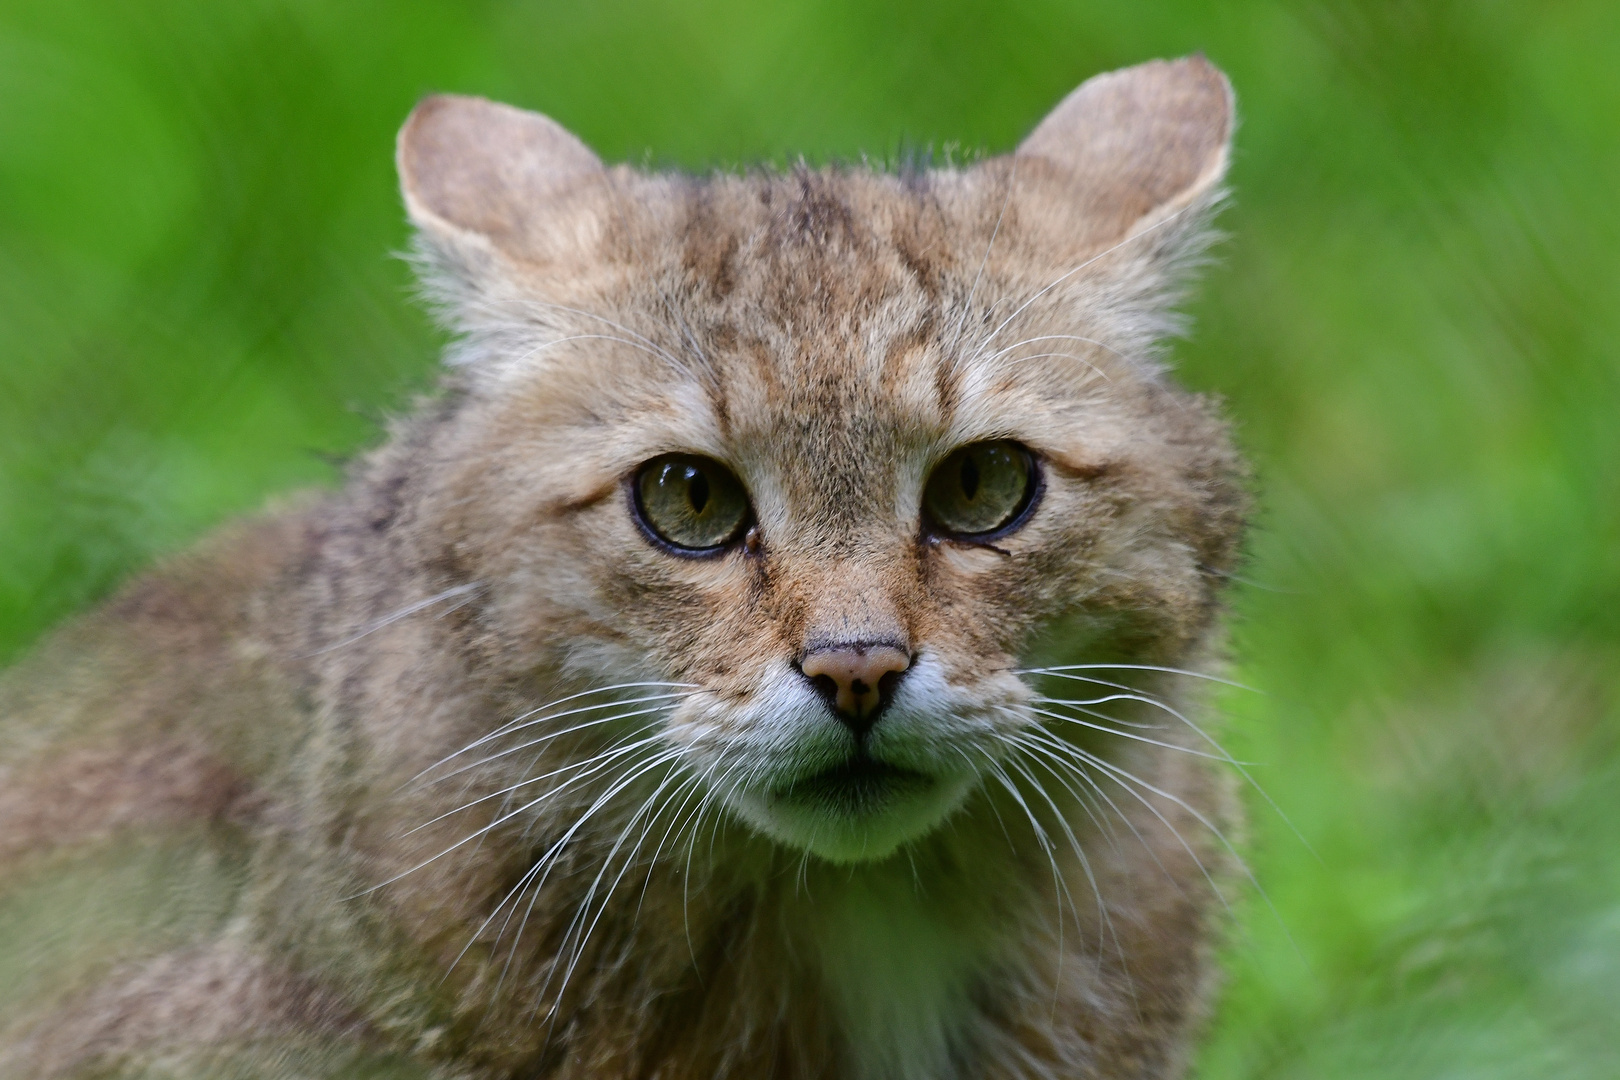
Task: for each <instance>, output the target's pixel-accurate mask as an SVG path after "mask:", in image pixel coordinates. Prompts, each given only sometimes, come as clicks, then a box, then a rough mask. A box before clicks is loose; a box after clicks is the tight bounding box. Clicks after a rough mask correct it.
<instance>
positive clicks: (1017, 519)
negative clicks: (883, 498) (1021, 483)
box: [922, 439, 1046, 545]
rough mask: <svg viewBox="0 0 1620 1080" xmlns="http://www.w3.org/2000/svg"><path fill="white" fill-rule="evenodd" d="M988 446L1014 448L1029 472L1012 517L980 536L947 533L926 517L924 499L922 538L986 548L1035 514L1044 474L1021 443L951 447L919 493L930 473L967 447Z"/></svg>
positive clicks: (1037, 458) (1043, 488)
mask: <svg viewBox="0 0 1620 1080" xmlns="http://www.w3.org/2000/svg"><path fill="white" fill-rule="evenodd" d="M988 443H1004V444H1006V445H1008V446H1012V447H1015V448H1016V449H1017V450H1018V452H1019V453H1020V454H1021V455H1023V458H1024V465H1025V466H1026V467H1027V468H1028V470H1029V486H1028V487H1026V488H1025V489H1024V498H1023V500H1022V501H1021V502H1020V503H1019V504H1018V509H1017V510H1014V511H1013V512H1012V515H1011V516H1010V517H1008V518H1007V520H1006V521H1004V522H1002V523H1001V524H1000V525H997V526H996V527H995V528H993V529H988V530H986V531H984V532H975V533H964V532H956V531H955V530H953V529H947V528H945V526H944V525H942V524H940V523H939V522H937V521H934V520H933V519H932V518H931V517H930V515H929V513H928V502H927V500H926V499H924V500H923V505H922V526H923V533H924V535H926V536H928V537H930V538H932V539H935V540H950V541H952V542H953V543H958V544H979V545H988V544H991V543H994V542H995V541H997V540H1000V539H1002V538H1003V537H1006V536H1011V535H1012V534H1013V533H1015V532H1017V531H1018V530H1019V529H1022V528H1023V527H1024V526H1025V525H1026V524H1028V522H1029V519H1030V518H1031V517H1033V516H1034V515H1035V510H1036V509H1037V508H1038V507H1039V506H1040V504H1041V496H1043V495H1045V494H1046V470H1045V469H1043V468H1041V456H1040V455H1039V454H1037V453H1036V452H1035V451H1033V450H1031V449H1030V448H1029V447H1027V446H1025V445H1024V444H1023V443H1021V442H1019V441H1018V440H1017V439H979V440H977V441H976V442H970V443H963V444H962V445H961V446H958V447H955V448H954V449H952V450H951V452H950V453H949V454H946V455H945V456H944V457H942V458H940V459H939V461H938V462H936V463H935V464H934V468H933V469H930V470H929V471H928V478H927V480H924V481H923V490H924V491H925V492H926V491H927V490H928V483H929V481H932V480H933V479H934V471H935V470H937V469H938V468H939V467H940V466H941V465H943V464H945V462H947V461H949V460H950V459H951V458H952V457H953V456H955V455H956V454H957V453H959V452H960V451H963V450H966V449H968V448H969V447H974V446H983V445H985V444H988Z"/></svg>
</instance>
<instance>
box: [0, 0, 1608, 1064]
mask: <svg viewBox="0 0 1620 1080" xmlns="http://www.w3.org/2000/svg"><path fill="white" fill-rule="evenodd" d="M1194 50H1203V51H1204V52H1206V53H1207V54H1208V55H1209V56H1210V57H1211V58H1213V59H1214V60H1215V61H1216V62H1217V63H1218V64H1220V65H1221V66H1222V67H1224V68H1225V69H1226V70H1227V71H1228V72H1229V73H1230V74H1231V76H1232V79H1233V82H1234V83H1235V84H1236V86H1237V91H1238V97H1239V102H1240V110H1241V116H1242V125H1241V127H1240V129H1239V132H1238V137H1237V155H1236V159H1235V164H1234V167H1233V171H1232V182H1233V185H1234V187H1235V190H1236V199H1235V203H1234V205H1233V207H1232V209H1231V210H1230V211H1229V212H1228V214H1227V215H1226V217H1225V218H1224V220H1223V224H1224V226H1225V227H1226V228H1227V229H1228V230H1229V231H1230V232H1231V233H1232V238H1231V240H1230V241H1228V242H1227V243H1226V244H1225V245H1224V246H1223V248H1222V249H1221V261H1220V265H1218V266H1217V267H1215V268H1214V269H1213V271H1212V273H1211V275H1210V278H1209V280H1208V283H1207V285H1206V286H1205V288H1204V289H1203V291H1202V292H1201V294H1200V295H1199V297H1198V299H1197V300H1196V302H1195V303H1194V305H1193V311H1194V314H1195V316H1196V319H1197V329H1196V331H1195V333H1194V336H1193V337H1192V338H1191V339H1190V340H1188V341H1186V342H1184V343H1182V344H1180V345H1179V346H1178V347H1177V350H1176V351H1177V363H1178V366H1179V368H1180V370H1181V372H1182V374H1183V377H1184V378H1185V380H1186V381H1187V382H1188V383H1190V384H1192V385H1194V386H1196V387H1199V388H1206V389H1211V390H1215V391H1218V392H1219V393H1222V394H1224V395H1225V396H1226V398H1227V399H1228V401H1229V403H1230V409H1231V413H1232V415H1233V417H1234V418H1235V420H1236V423H1237V425H1238V430H1239V433H1240V437H1241V440H1242V442H1243V444H1244V445H1245V447H1246V448H1247V449H1248V451H1249V452H1250V453H1251V454H1252V456H1253V457H1254V459H1255V461H1256V463H1257V466H1258V474H1259V482H1260V486H1261V489H1262V493H1263V494H1262V504H1263V510H1262V513H1261V515H1260V518H1259V521H1258V526H1257V528H1256V530H1255V532H1254V535H1253V539H1252V543H1251V550H1252V559H1251V562H1250V565H1249V566H1248V568H1247V570H1246V572H1245V580H1244V581H1243V582H1242V583H1241V584H1239V586H1238V587H1237V588H1236V590H1235V593H1234V601H1235V609H1236V611H1235V620H1234V625H1235V630H1236V634H1235V644H1236V652H1237V658H1238V669H1239V674H1240V676H1241V678H1242V679H1243V680H1244V681H1245V682H1246V683H1248V684H1250V685H1252V686H1254V687H1255V688H1256V689H1257V690H1258V691H1259V692H1257V693H1245V692H1239V691H1234V692H1233V693H1231V694H1229V695H1227V697H1226V699H1225V701H1224V706H1225V709H1226V711H1227V713H1228V714H1229V716H1230V719H1231V725H1232V727H1231V731H1232V743H1233V746H1234V749H1235V751H1236V752H1237V753H1238V754H1239V755H1240V756H1243V757H1246V758H1248V759H1250V760H1253V761H1255V762H1256V763H1257V765H1256V767H1255V768H1254V770H1253V771H1254V774H1255V776H1256V778H1257V779H1258V780H1259V782H1260V783H1261V784H1262V785H1263V786H1264V787H1265V789H1266V790H1267V792H1269V794H1270V795H1271V797H1272V798H1273V799H1274V800H1275V801H1276V803H1277V804H1278V806H1280V807H1281V808H1282V810H1283V811H1284V812H1286V814H1287V815H1288V818H1289V819H1290V820H1291V821H1292V825H1293V827H1294V828H1297V829H1298V832H1299V834H1301V836H1303V838H1304V840H1308V841H1309V846H1308V847H1307V845H1306V843H1305V842H1304V841H1302V839H1301V838H1300V836H1296V835H1295V833H1294V832H1293V831H1291V829H1290V827H1289V826H1288V825H1286V824H1284V822H1283V820H1282V819H1281V817H1280V816H1279V814H1278V813H1277V812H1275V811H1273V810H1272V809H1271V808H1270V807H1269V806H1267V805H1266V804H1265V803H1264V801H1262V800H1260V799H1258V798H1253V799H1251V802H1252V803H1253V825H1252V829H1251V836H1250V838H1249V841H1248V844H1249V849H1250V852H1251V857H1252V863H1253V866H1254V868H1255V873H1256V875H1257V877H1258V879H1259V881H1260V882H1261V883H1262V885H1263V886H1264V889H1265V894H1266V896H1267V897H1269V904H1268V902H1267V901H1266V900H1265V899H1262V898H1261V896H1260V894H1259V893H1258V892H1255V891H1254V890H1251V891H1250V892H1249V893H1248V894H1247V895H1245V896H1244V897H1242V898H1240V899H1238V900H1236V902H1235V907H1236V909H1237V913H1238V920H1237V928H1236V929H1235V931H1234V933H1233V935H1232V940H1231V944H1230V947H1229V949H1228V954H1229V959H1228V966H1229V969H1230V971H1231V978H1230V981H1229V984H1228V989H1227V991H1226V993H1225V995H1224V997H1223V999H1222V1004H1221V1006H1220V1010H1219V1013H1218V1016H1217V1017H1216V1021H1215V1023H1214V1026H1213V1031H1212V1034H1211V1037H1210V1039H1209V1042H1208V1045H1207V1047H1206V1050H1205V1052H1204V1054H1203V1055H1202V1059H1201V1062H1200V1065H1199V1069H1198V1075H1199V1076H1200V1077H1204V1078H1211V1080H1213V1078H1217V1077H1219V1078H1239V1077H1242V1078H1258V1077H1267V1078H1282V1077H1298V1078H1302V1080H1303V1078H1312V1080H1315V1078H1329V1077H1346V1078H1350V1077H1355V1078H1366V1077H1377V1078H1392V1080H1393V1078H1405V1077H1413V1078H1417V1077H1425V1078H1427V1077H1446V1078H1450V1077H1457V1078H1463V1077H1468V1078H1474V1077H1480V1078H1485V1077H1491V1078H1495V1077H1503V1078H1507V1077H1525V1078H1531V1077H1534V1078H1538V1080H1545V1078H1563V1077H1570V1078H1574V1077H1583V1078H1586V1077H1590V1078H1594V1080H1597V1078H1609V1080H1612V1078H1614V1077H1616V1076H1620V1034H1617V1027H1620V1023H1617V1021H1620V359H1617V346H1616V342H1617V340H1620V4H1615V3H1614V2H1613V0H1563V2H1557V3H1553V2H1544V3H1531V2H1522V3H1507V2H1498V0H1473V2H1462V0H1430V2H1424V0H1378V2H1368V3H1359V4H1352V3H1347V2H1342V0H1327V2H1319V3H1273V2H1266V0H1247V2H1227V3H1219V4H1216V3H1194V2H1190V0H1182V2H1178V3H1162V4H1147V3H1142V2H1140V0H1110V2H1094V3H1081V2H1058V0H1018V2H1013V3H1000V4H988V3H967V2H964V0H933V2H927V3H922V2H918V3H909V4H906V3H894V2H877V0H837V2H829V3H823V4H814V5H811V4H802V3H800V4H768V3H763V2H761V0H752V2H744V0H689V2H685V3H670V2H664V3H658V2H648V0H601V2H597V3H588V4H587V3H568V4H560V3H559V4H545V3H538V2H532V0H530V2H522V0H462V2H449V0H395V2H392V3H361V2H356V3H349V2H342V0H231V2H230V3H221V2H219V0H141V2H134V0H130V2H119V0H103V2H100V3H85V2H78V0H66V2H65V0H0V662H3V661H4V660H5V659H7V658H10V657H13V656H15V655H16V654H17V653H18V652H19V651H20V650H22V649H24V648H26V647H27V645H28V644H29V642H31V641H32V640H34V639H35V638H36V637H37V636H38V635H39V634H40V633H41V632H42V631H43V630H45V629H46V628H47V627H48V626H50V625H51V624H52V623H55V622H57V621H59V620H61V619H62V618H64V617H66V616H68V615H70V614H71V613H73V612H74V611H77V610H81V609H83V608H84V607H85V606H86V605H88V604H90V603H92V602H93V601H94V600H96V599H97V598H98V597H100V596H103V595H105V594H106V593H107V591H108V590H109V589H111V588H113V587H114V586H115V585H116V584H117V583H118V582H119V581H120V580H122V579H123V578H125V577H126V576H127V575H129V574H130V573H131V572H132V571H134V570H136V569H137V568H139V567H141V566H142V565H144V564H146V563H148V562H149V561H151V560H152V559H153V558H154V557H155V556H157V555H159V554H161V553H163V552H166V551H170V550H173V549H175V548H177V547H180V546H182V545H184V544H185V543H187V542H188V541H189V540H191V539H192V538H193V537H195V536H197V535H198V534H200V533H201V532H203V531H204V530H205V529H207V528H208V527H210V526H211V525H213V524H215V523H216V522H219V521H220V520H222V519H224V518H227V517H229V516H231V515H232V514H235V513H238V512H241V511H244V510H248V509H251V508H253V507H255V506H258V505H260V504H261V502H262V501H263V500H264V499H265V498H266V497H267V496H269V495H270V494H272V493H274V492H279V491H283V490H285V489H288V488H291V487H296V486H299V485H308V484H311V483H316V484H324V483H331V482H333V481H334V479H335V478H336V476H337V470H336V468H335V467H334V466H333V464H332V461H333V460H334V459H335V458H339V457H341V456H343V455H346V454H349V453H351V452H353V451H354V450H355V449H356V448H358V447H362V446H364V445H366V444H368V443H369V442H372V441H374V440H375V439H376V437H377V432H378V420H379V418H380V417H382V416H383V415H385V414H386V413H387V411H388V410H390V409H395V408H398V407H400V406H401V404H402V403H403V402H405V401H406V400H407V398H408V396H409V394H410V393H411V392H412V391H413V390H415V389H419V388H421V387H424V386H425V385H427V384H428V382H429V380H430V379H431V377H432V371H433V366H434V362H435V354H436V352H437V350H438V348H439V346H440V345H441V343H442V339H441V337H440V336H439V334H438V333H437V332H436V331H435V330H434V329H433V328H432V327H431V325H430V324H429V322H428V321H427V319H426V318H425V317H424V316H423V314H422V313H421V311H420V310H419V309H418V308H417V307H416V306H414V304H413V302H412V301H411V298H410V297H411V286H410V282H409V278H408V274H407V272H406V269H405V267H404V266H403V265H402V264H401V263H400V262H399V261H398V260H397V259H395V258H393V257H392V255H391V253H393V252H397V251H398V250H400V249H401V248H402V246H403V245H404V242H405V235H406V234H405V228H404V225H403V221H402V216H401V212H400V209H399V204H398V199H397V197H396V194H395V189H394V179H393V176H392V164H391V155H392V140H393V135H394V131H395V129H396V128H397V126H398V124H399V123H400V121H401V120H402V119H403V118H404V116H405V114H406V113H407V112H408V110H409V109H410V107H411V105H412V103H413V102H414V101H415V100H416V99H417V98H418V97H420V96H421V95H423V94H425V93H428V92H431V91H435V90H456V91H464V92H474V93H482V94H487V95H490V96H493V97H497V98H501V99H504V100H508V101H512V102H516V103H518V104H521V105H525V106H528V107H532V108H538V109H542V110H544V111H546V112H548V113H550V114H551V115H553V116H555V117H557V118H558V119H559V120H561V121H562V122H563V123H565V124H566V125H568V126H569V127H571V128H572V129H573V130H575V131H577V132H578V133H579V134H580V135H581V136H583V137H584V138H585V139H586V141H587V142H589V143H591V144H592V145H593V146H595V147H596V148H597V149H598V150H599V151H600V152H601V153H602V154H603V155H604V156H605V157H606V158H608V159H609V160H624V159H630V160H636V161H648V162H651V163H654V164H677V165H681V166H687V167H695V168H701V167H707V166H713V165H722V166H725V165H733V164H736V163H740V162H746V161H750V160H754V159H758V158H769V159H774V160H778V161H782V160H789V159H791V157H793V156H795V155H797V154H799V153H801V152H802V153H803V154H805V155H806V156H808V157H809V158H810V159H811V160H824V159H827V158H829V157H850V156H854V155H856V154H858V153H860V152H862V151H869V152H871V153H873V154H874V155H876V156H891V155H893V154H895V153H897V152H900V151H904V150H906V149H908V148H915V147H926V146H932V147H935V148H936V149H941V150H943V149H946V148H949V147H951V146H952V145H953V144H955V145H959V146H961V147H963V148H965V149H975V148H986V149H989V150H992V151H1001V150H1006V149H1008V148H1010V147H1011V146H1013V145H1014V144H1015V142H1016V141H1017V140H1018V138H1019V137H1020V136H1021V135H1022V134H1023V133H1024V132H1025V131H1026V130H1027V129H1028V128H1029V127H1030V126H1031V125H1032V124H1033V123H1034V121H1035V120H1036V119H1038V118H1039V117H1040V116H1041V115H1042V114H1043V113H1044V111H1045V110H1046V109H1047V108H1048V107H1049V106H1050V105H1051V104H1052V103H1053V102H1055V101H1056V100H1057V99H1058V98H1059V97H1060V96H1061V95H1062V94H1063V93H1064V92H1066V91H1067V90H1068V89H1069V88H1071V87H1072V86H1073V85H1075V84H1076V83H1077V82H1079V81H1080V80H1081V79H1082V78H1084V77H1085V76H1088V75H1090V74H1092V73H1094V72H1097V71H1100V70H1105V69H1109V68H1113V67H1118V66H1122V65H1126V64H1131V63H1135V62H1137V61H1140V60H1144V59H1147V58H1150V57H1155V56H1173V55H1180V54H1184V53H1188V52H1191V51H1194Z"/></svg>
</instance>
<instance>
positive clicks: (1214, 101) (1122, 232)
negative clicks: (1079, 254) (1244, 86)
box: [1014, 56, 1233, 241]
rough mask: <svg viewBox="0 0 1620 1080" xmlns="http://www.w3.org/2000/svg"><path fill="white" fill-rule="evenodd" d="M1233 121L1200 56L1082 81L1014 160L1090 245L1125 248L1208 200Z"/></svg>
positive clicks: (1213, 71) (1226, 88) (1220, 84)
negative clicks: (1114, 243)
mask: <svg viewBox="0 0 1620 1080" xmlns="http://www.w3.org/2000/svg"><path fill="white" fill-rule="evenodd" d="M1232 116H1233V109H1232V86H1231V84H1230V83H1229V82H1227V80H1226V76H1225V75H1223V74H1221V72H1220V70H1219V69H1218V68H1216V67H1215V65H1213V64H1211V63H1210V62H1209V61H1208V60H1206V59H1204V58H1203V56H1188V57H1183V58H1182V59H1180V60H1153V61H1150V62H1148V63H1145V64H1138V65H1136V66H1135V67H1129V68H1123V69H1121V70H1119V71H1110V72H1108V73H1106V74H1103V75H1098V76H1096V77H1094V78H1091V79H1088V80H1086V82H1084V83H1082V84H1081V85H1080V87H1079V88H1078V89H1077V90H1075V91H1074V92H1073V93H1071V94H1070V95H1069V96H1068V97H1066V98H1064V99H1063V101H1062V102H1060V103H1059V104H1058V106H1057V108H1055V109H1053V110H1052V111H1051V113H1049V114H1048V115H1047V117H1046V119H1044V120H1042V121H1041V122H1040V124H1039V125H1038V126H1037V127H1036V128H1035V130H1034V131H1033V132H1031V133H1030V135H1029V137H1028V138H1027V139H1025V140H1024V141H1023V143H1022V144H1020V145H1019V147H1018V150H1017V151H1016V153H1015V155H1014V157H1015V159H1017V160H1018V161H1020V162H1024V163H1026V164H1025V167H1024V168H1023V169H1021V170H1020V172H1021V173H1022V174H1028V173H1030V172H1034V173H1038V174H1044V176H1045V178H1046V181H1047V182H1046V184H1044V185H1042V186H1044V187H1046V188H1047V189H1048V190H1051V189H1052V188H1054V187H1055V188H1057V189H1060V190H1061V201H1062V202H1064V203H1066V204H1067V205H1068V206H1069V207H1070V208H1071V209H1072V211H1074V212H1076V213H1078V214H1080V215H1081V216H1082V217H1083V218H1084V228H1083V230H1082V231H1083V232H1084V233H1086V234H1088V237H1087V238H1088V239H1090V240H1093V241H1110V240H1117V239H1123V238H1125V237H1129V236H1132V235H1135V234H1136V233H1139V232H1141V231H1142V230H1144V229H1146V228H1148V227H1150V226H1153V225H1154V224H1156V223H1159V222H1163V221H1164V220H1165V219H1166V218H1167V217H1170V216H1173V215H1176V214H1178V213H1180V212H1182V211H1185V210H1186V209H1187V208H1189V207H1192V206H1195V205H1197V204H1199V203H1200V202H1205V201H1208V200H1210V199H1211V198H1212V197H1213V196H1214V195H1215V194H1216V192H1217V191H1218V186H1219V184H1220V181H1221V178H1222V176H1224V175H1225V173H1226V166H1227V160H1228V157H1229V148H1230V144H1231V139H1232ZM1030 166H1033V168H1030Z"/></svg>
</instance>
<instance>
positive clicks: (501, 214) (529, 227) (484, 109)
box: [395, 94, 603, 257]
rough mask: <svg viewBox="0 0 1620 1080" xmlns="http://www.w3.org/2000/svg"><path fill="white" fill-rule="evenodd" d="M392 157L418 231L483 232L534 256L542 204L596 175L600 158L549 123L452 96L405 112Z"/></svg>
mask: <svg viewBox="0 0 1620 1080" xmlns="http://www.w3.org/2000/svg"><path fill="white" fill-rule="evenodd" d="M395 159H396V162H397V164H398V167H399V179H400V187H401V189H402V190H403V192H404V196H405V206H406V208H407V210H408V211H409V212H410V216H411V220H412V221H413V222H415V223H416V225H417V226H418V227H419V228H421V229H423V230H424V231H426V232H428V233H429V234H432V235H434V236H436V237H437V238H439V239H441V240H450V241H454V240H457V239H460V238H461V237H462V236H464V235H465V234H468V233H471V234H475V235H478V236H482V237H484V238H486V239H487V240H489V241H490V242H491V243H492V244H493V245H494V246H495V247H496V248H498V249H500V250H503V251H505V252H507V253H508V254H511V255H517V256H520V257H523V256H533V255H535V254H537V251H536V248H537V245H536V243H535V241H536V240H539V239H540V238H541V237H540V235H538V234H542V233H544V232H545V231H547V226H546V224H545V222H544V221H543V219H544V218H545V216H546V211H547V209H548V206H549V204H552V203H555V202H557V201H558V200H560V199H562V198H564V197H566V196H567V195H568V194H570V193H572V192H573V191H574V190H577V189H578V188H579V187H581V186H582V184H583V183H586V182H589V181H590V180H592V179H594V178H596V177H599V176H601V175H602V173H603V168H602V162H601V160H600V159H599V158H597V156H596V155H595V154H593V153H591V151H590V149H589V148H588V147H586V145H585V144H584V143H582V142H580V141H579V140H578V139H577V138H575V137H574V136H573V135H571V134H570V133H569V132H568V131H567V130H566V129H565V128H563V127H562V125H560V124H558V123H557V122H556V121H555V120H552V119H551V118H549V117H546V116H542V115H540V114H539V113H534V112H527V111H525V110H523V109H515V108H513V107H512V106H510V105H502V104H499V103H497V102H494V101H487V100H485V99H484V98H478V97H463V96H460V95H455V94H440V95H437V96H434V97H430V98H427V99H426V100H424V101H423V102H422V103H421V104H419V105H417V107H416V108H415V109H414V110H412V112H411V115H410V117H409V119H407V120H406V121H405V126H404V127H402V128H401V129H400V132H399V143H398V146H397V149H396V153H395Z"/></svg>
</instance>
